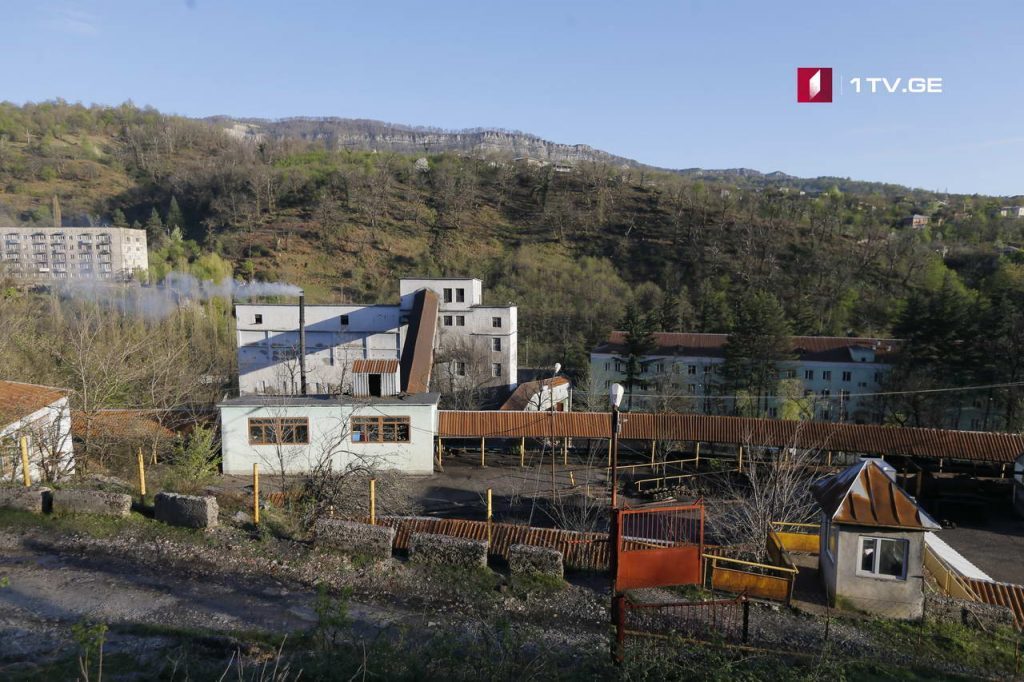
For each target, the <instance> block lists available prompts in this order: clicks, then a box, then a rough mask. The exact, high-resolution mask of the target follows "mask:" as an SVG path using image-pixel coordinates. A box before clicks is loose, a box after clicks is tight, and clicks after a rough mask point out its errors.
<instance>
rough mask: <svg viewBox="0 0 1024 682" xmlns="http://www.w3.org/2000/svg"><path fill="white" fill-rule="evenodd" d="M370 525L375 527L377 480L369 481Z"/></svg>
mask: <svg viewBox="0 0 1024 682" xmlns="http://www.w3.org/2000/svg"><path fill="white" fill-rule="evenodd" d="M370 525H371V526H376V525H377V479H376V478H371V479H370Z"/></svg>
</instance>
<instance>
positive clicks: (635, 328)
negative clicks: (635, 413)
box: [615, 304, 654, 410]
mask: <svg viewBox="0 0 1024 682" xmlns="http://www.w3.org/2000/svg"><path fill="white" fill-rule="evenodd" d="M621 327H622V331H624V332H625V333H626V338H625V347H624V349H623V350H624V353H623V354H622V355H621V356H619V357H617V358H615V359H616V361H618V362H622V363H623V364H624V365H625V371H624V372H623V381H622V383H623V386H624V388H625V389H626V395H627V396H628V397H627V402H626V409H627V410H631V409H633V389H634V388H635V387H636V386H640V387H643V381H642V379H641V377H642V376H643V373H644V358H646V357H647V355H648V354H649V353H650V352H651V350H652V349H653V348H654V333H653V330H652V324H651V317H650V315H647V314H644V313H641V312H640V311H639V309H637V307H636V306H635V305H632V304H630V305H629V306H628V307H627V308H626V316H625V317H624V318H623V320H622V325H621Z"/></svg>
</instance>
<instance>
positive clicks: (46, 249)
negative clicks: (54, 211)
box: [0, 227, 149, 281]
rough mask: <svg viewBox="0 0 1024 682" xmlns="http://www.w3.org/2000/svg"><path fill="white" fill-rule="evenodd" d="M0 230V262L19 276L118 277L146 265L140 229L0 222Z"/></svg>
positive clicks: (135, 272) (128, 275)
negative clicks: (32, 225)
mask: <svg viewBox="0 0 1024 682" xmlns="http://www.w3.org/2000/svg"><path fill="white" fill-rule="evenodd" d="M0 235H2V237H0V238H2V239H3V250H2V251H0V256H2V257H0V263H2V264H3V266H4V269H6V270H7V272H8V273H9V274H11V275H12V276H14V277H18V278H23V279H34V280H65V279H103V280H115V281H123V280H128V279H132V278H133V277H135V276H137V275H139V274H140V273H145V272H146V271H148V270H149V253H148V251H147V244H146V231H145V230H133V229H130V228H123V227H2V228H0Z"/></svg>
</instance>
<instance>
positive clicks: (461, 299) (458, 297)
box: [455, 289, 466, 303]
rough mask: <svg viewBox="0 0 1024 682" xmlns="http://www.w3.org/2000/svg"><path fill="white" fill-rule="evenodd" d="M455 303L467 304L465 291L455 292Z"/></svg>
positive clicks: (458, 290) (457, 290)
mask: <svg viewBox="0 0 1024 682" xmlns="http://www.w3.org/2000/svg"><path fill="white" fill-rule="evenodd" d="M455 302H456V303H465V302H466V290H465V289H456V290H455Z"/></svg>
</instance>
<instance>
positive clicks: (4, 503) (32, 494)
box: [0, 487, 53, 514]
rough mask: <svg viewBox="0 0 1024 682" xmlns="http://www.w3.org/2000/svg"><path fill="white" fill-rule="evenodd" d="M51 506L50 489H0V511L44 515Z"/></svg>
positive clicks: (51, 496)
mask: <svg viewBox="0 0 1024 682" xmlns="http://www.w3.org/2000/svg"><path fill="white" fill-rule="evenodd" d="M52 506H53V490H51V489H50V488H16V487H11V488H7V487H4V488H0V509H17V510H19V511H27V512H34V513H36V514H45V513H47V512H49V511H50V509H51V508H52Z"/></svg>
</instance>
